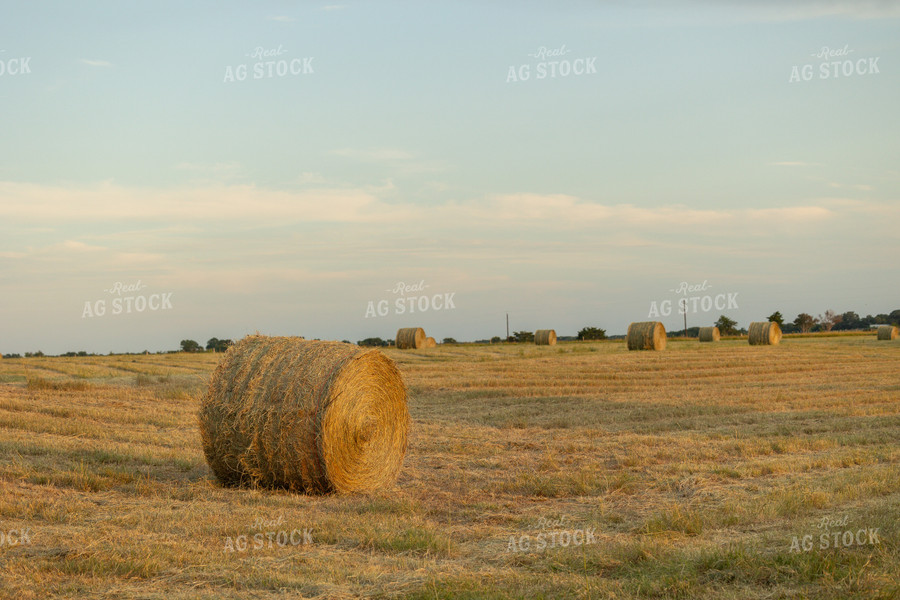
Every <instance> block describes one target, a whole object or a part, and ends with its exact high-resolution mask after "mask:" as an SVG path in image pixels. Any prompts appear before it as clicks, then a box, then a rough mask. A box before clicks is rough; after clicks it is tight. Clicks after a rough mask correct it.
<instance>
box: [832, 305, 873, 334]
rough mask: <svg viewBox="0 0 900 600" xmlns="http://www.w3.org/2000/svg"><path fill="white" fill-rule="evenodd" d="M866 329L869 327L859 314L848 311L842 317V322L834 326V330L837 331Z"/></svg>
mask: <svg viewBox="0 0 900 600" xmlns="http://www.w3.org/2000/svg"><path fill="white" fill-rule="evenodd" d="M866 327H867V325H866V324H865V323H863V321H862V319H860V318H859V315H858V314H856V313H855V312H853V311H852V310H848V311H847V312H845V313H844V314H842V315H841V321H840V323H837V324H836V325H835V326H834V329H835V331H847V330H850V329H865V328H866Z"/></svg>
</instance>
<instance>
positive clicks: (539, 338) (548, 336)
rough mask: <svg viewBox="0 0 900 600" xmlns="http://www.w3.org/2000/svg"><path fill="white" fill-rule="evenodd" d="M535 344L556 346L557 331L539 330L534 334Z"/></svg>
mask: <svg viewBox="0 0 900 600" xmlns="http://www.w3.org/2000/svg"><path fill="white" fill-rule="evenodd" d="M534 343H535V344H537V345H538V346H555V345H556V330H555V329H538V330H537V331H535V332H534Z"/></svg>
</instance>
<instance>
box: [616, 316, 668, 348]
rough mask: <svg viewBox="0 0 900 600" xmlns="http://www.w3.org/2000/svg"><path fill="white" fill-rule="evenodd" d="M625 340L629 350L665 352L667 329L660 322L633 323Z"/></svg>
mask: <svg viewBox="0 0 900 600" xmlns="http://www.w3.org/2000/svg"><path fill="white" fill-rule="evenodd" d="M625 340H626V342H627V344H628V349H629V350H665V349H666V328H665V327H663V324H662V323H660V322H659V321H642V322H640V323H632V324H631V325H629V326H628V333H627V334H626V336H625Z"/></svg>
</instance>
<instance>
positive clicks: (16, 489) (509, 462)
mask: <svg viewBox="0 0 900 600" xmlns="http://www.w3.org/2000/svg"><path fill="white" fill-rule="evenodd" d="M669 342H670V343H669V345H668V347H667V351H666V352H654V353H639V352H628V351H627V350H626V348H625V346H624V344H622V342H621V341H614V342H571V343H570V342H561V343H559V344H558V345H557V346H555V347H554V348H552V349H548V348H540V347H536V346H535V345H532V344H519V345H516V344H502V345H501V344H494V345H490V346H487V345H485V346H476V345H464V344H460V345H448V346H444V345H442V346H440V347H439V348H436V349H434V350H432V351H431V352H428V353H410V352H403V351H399V350H394V349H389V350H387V351H386V352H385V354H386V355H388V356H389V357H390V358H392V359H393V360H395V361H396V362H397V364H398V366H399V368H400V371H401V373H402V375H403V378H404V380H405V382H406V384H407V386H408V387H409V410H410V414H411V417H412V424H411V428H410V438H409V450H408V453H407V456H406V460H405V462H404V466H403V469H402V471H401V473H400V477H399V480H398V481H397V483H396V484H395V485H394V486H393V487H392V488H391V489H389V490H385V491H383V492H378V493H376V494H373V495H325V496H304V495H300V494H294V493H290V492H287V491H281V490H280V491H270V490H259V489H245V488H226V487H223V486H221V485H219V484H218V482H217V481H216V480H215V478H214V477H213V476H212V474H211V473H210V471H209V469H208V467H207V465H206V462H205V460H204V457H203V451H202V447H201V444H200V438H199V433H198V430H197V410H198V407H199V397H200V395H201V394H202V393H203V392H204V391H205V390H206V385H207V382H208V380H209V376H210V375H211V373H212V370H213V368H214V367H215V365H216V363H217V362H218V360H220V359H221V355H211V354H197V355H186V354H179V355H162V356H157V355H149V356H134V357H130V356H129V357H122V356H110V357H85V358H46V357H45V358H40V359H6V360H3V361H0V489H2V492H0V529H2V530H3V531H5V532H7V533H8V532H10V531H22V530H24V531H27V533H28V535H27V539H25V540H24V541H23V539H22V538H21V536H18V537H16V541H17V542H18V543H16V544H11V543H10V541H9V540H10V538H9V537H7V538H6V542H5V543H4V544H3V545H0V560H2V562H3V567H4V568H3V570H2V572H0V589H2V590H3V591H4V594H7V595H8V597H16V598H72V597H114V598H130V597H142V598H181V599H188V598H191V599H193V598H210V599H211V598H283V597H319V598H351V597H376V598H378V597H381V598H435V597H437V598H505V597H522V598H531V597H535V598H605V597H609V596H611V595H615V596H616V597H617V598H734V599H738V598H740V599H745V598H771V597H809V598H831V599H838V598H849V597H884V598H888V597H892V595H896V594H898V593H900V587H898V583H897V580H896V573H897V572H898V571H900V550H898V520H897V517H896V516H897V514H900V373H898V372H897V369H896V364H897V361H898V358H900V346H898V345H897V344H885V343H883V342H881V343H879V342H878V341H877V340H876V339H875V336H873V335H869V336H834V337H816V336H806V337H803V338H793V337H791V336H787V337H785V338H784V340H783V341H782V343H781V344H780V345H778V346H774V347H772V348H770V349H769V350H768V351H766V352H759V349H758V348H755V347H752V346H749V345H748V344H747V342H746V339H744V340H741V339H734V340H730V339H723V340H722V341H720V342H719V343H717V344H715V345H707V344H703V345H701V344H697V343H692V342H690V341H685V342H682V341H680V340H677V339H673V340H669ZM123 369H124V370H123ZM823 520H824V521H823ZM823 523H824V525H826V526H827V527H828V528H829V530H828V532H829V536H826V539H828V540H830V541H829V544H830V545H829V547H828V548H822V547H820V546H821V540H820V536H821V534H822V533H823V531H824V530H823V527H821V525H823ZM860 530H866V532H867V533H866V534H865V535H864V536H862V538H860V537H859V536H858V535H857V536H856V537H854V539H853V540H852V541H853V543H852V544H851V545H844V542H845V541H846V536H844V535H843V534H844V532H846V531H852V532H853V535H856V533H858V532H859V531H860ZM282 531H284V532H286V536H285V539H282V538H280V537H279V532H282ZM873 531H874V532H875V535H874V537H873V536H872V535H871V534H872V532H873ZM270 532H271V533H272V538H271V540H269V539H267V537H266V536H267V535H268V534H269V533H270ZM298 532H299V533H298ZM579 532H580V536H579ZM833 533H837V534H838V535H837V539H838V544H839V547H834V544H833V543H831V542H832V541H833V538H832V537H830V536H831V534H833ZM564 534H565V535H564ZM255 535H260V538H259V539H260V540H261V542H260V544H259V547H257V544H256V542H255V538H254V536H255ZM291 536H293V537H291ZM805 536H808V538H807V537H805ZM851 537H853V536H851ZM280 539H281V540H282V541H285V543H284V544H283V545H280V544H279V540H280ZM805 539H809V540H812V541H810V544H809V549H805V548H804V546H803V544H804V540H805ZM242 540H243V546H242ZM551 540H552V542H553V544H552V546H551ZM578 540H581V543H580V544H579V543H577V542H578ZM859 540H862V542H863V543H859V544H858V543H857V541H859ZM541 541H543V542H544V547H540V542H541ZM563 541H566V542H567V545H566V546H563V545H562V542H563ZM294 542H297V543H294ZM795 543H796V544H797V545H796V546H794V544H795ZM792 546H794V548H792Z"/></svg>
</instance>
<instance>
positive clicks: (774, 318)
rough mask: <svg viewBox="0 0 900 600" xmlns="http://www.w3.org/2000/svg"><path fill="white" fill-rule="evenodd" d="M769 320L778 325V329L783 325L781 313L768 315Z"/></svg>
mask: <svg viewBox="0 0 900 600" xmlns="http://www.w3.org/2000/svg"><path fill="white" fill-rule="evenodd" d="M769 320H770V321H775V322H776V323H778V326H779V327H781V326H782V325H784V317H782V316H781V311H777V310H776V311H775V312H773V313H772V314H771V315H769Z"/></svg>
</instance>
